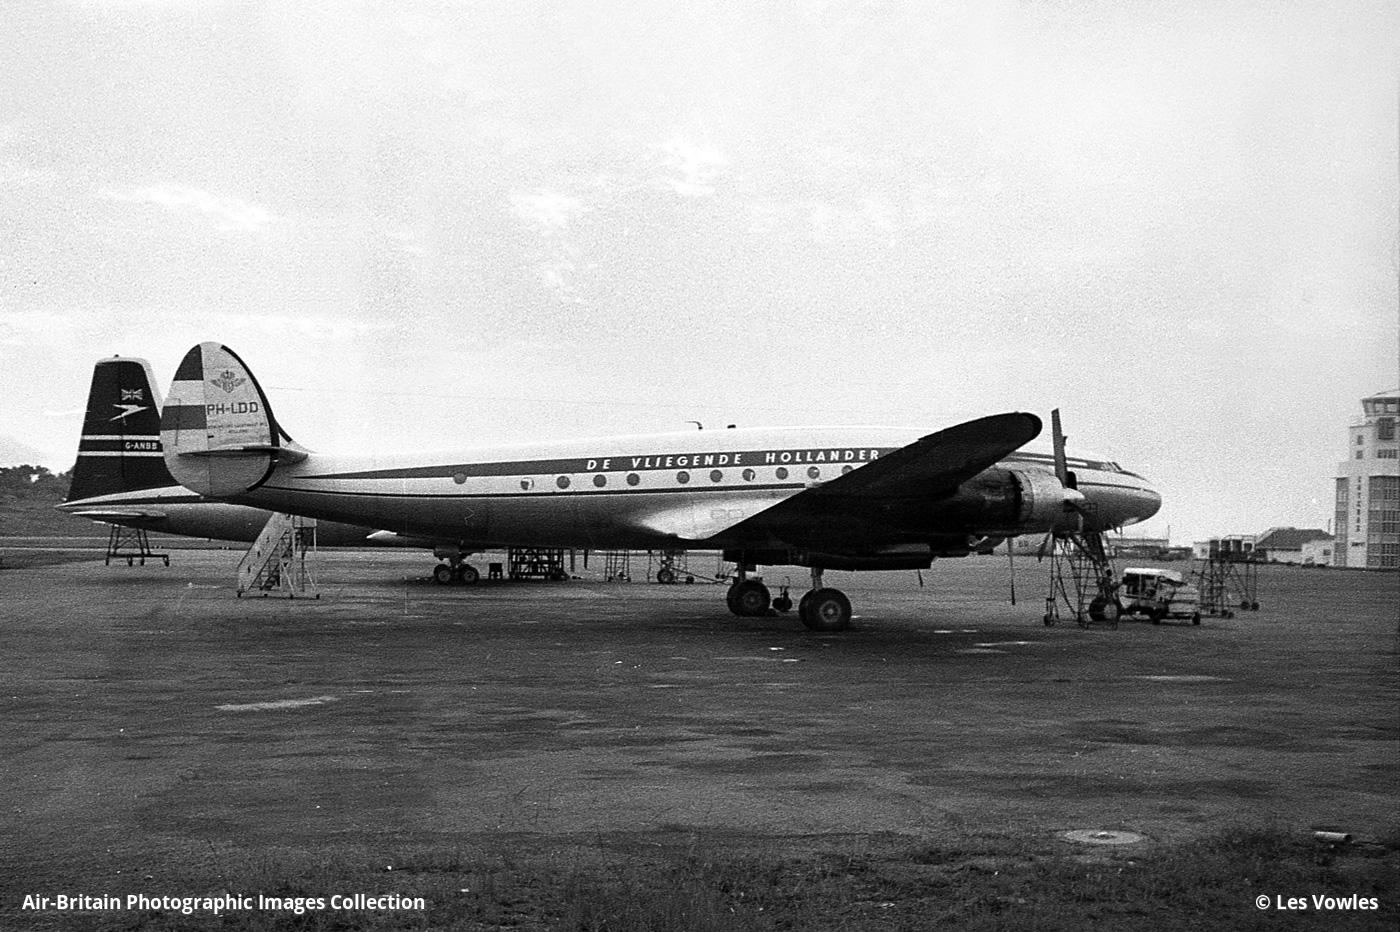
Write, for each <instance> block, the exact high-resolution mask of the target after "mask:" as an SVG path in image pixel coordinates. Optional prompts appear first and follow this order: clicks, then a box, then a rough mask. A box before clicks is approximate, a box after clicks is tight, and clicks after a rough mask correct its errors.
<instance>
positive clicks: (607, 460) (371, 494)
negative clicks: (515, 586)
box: [161, 342, 1161, 631]
mask: <svg viewBox="0 0 1400 932" xmlns="http://www.w3.org/2000/svg"><path fill="white" fill-rule="evenodd" d="M1040 428H1041V422H1040V418H1038V417H1036V416H1035V415H1034V414H1026V413H1020V412H1015V413H1008V414H996V415H992V416H990V417H984V418H979V419H977V420H973V421H968V422H966V423H963V424H957V425H955V426H952V427H948V428H946V429H944V430H940V431H937V432H936V433H931V434H926V435H924V436H919V434H918V433H917V432H914V431H908V430H899V429H893V428H878V427H844V428H835V427H827V428H787V429H733V430H725V431H715V432H708V431H706V432H694V431H692V432H685V433H672V434H653V435H642V436H630V437H613V438H607V439H596V440H567V441H556V442H547V443H530V444H517V445H509V446H496V447H467V448H464V449H460V450H456V451H451V452H441V453H431V454H396V455H390V456H339V455H335V456H333V455H327V454H320V453H313V452H311V451H309V450H307V449H306V448H305V447H302V446H301V445H299V444H297V443H296V442H294V441H293V440H292V439H291V438H290V437H289V436H288V434H287V433H286V431H285V430H283V428H282V426H281V425H280V424H279V423H278V422H277V419H276V417H275V416H274V415H273V412H272V408H271V406H270V405H269V404H268V399H267V397H266V395H265V394H264V393H263V390H262V388H261V387H260V386H259V385H258V382H257V380H256V379H255V378H254V377H253V374H252V372H250V371H249V369H248V367H247V366H246V365H244V363H243V361H242V360H241V359H240V358H239V357H238V356H237V355H236V354H235V353H234V352H233V351H232V350H230V349H228V348H227V347H225V346H223V345H221V344H219V343H212V342H210V343H201V344H200V345H198V346H196V347H194V348H193V349H191V350H190V351H189V353H187V354H186V355H185V358H184V359H183V360H182V361H181V363H180V366H179V369H178V370H177V371H176V373H175V381H174V383H173V384H172V385H171V388H170V393H169V398H168V400H167V402H166V405H165V409H164V412H163V413H162V417H161V440H162V442H163V444H164V454H165V462H166V465H167V466H168V467H169V469H170V472H171V474H172V475H173V476H174V477H175V478H176V480H178V481H179V482H180V483H181V484H183V485H184V486H185V487H186V488H188V489H190V490H192V491H194V492H196V493H198V494H199V495H203V496H208V497H210V498H215V499H219V500H223V501H228V502H233V503H236V504H240V505H247V506H252V507H256V508H265V509H270V510H276V511H285V512H290V513H293V514H300V515H307V516H310V517H315V518H321V519H325V520H330V521H340V522H346V523H349V524H356V525H361V526H366V527H375V528H382V529H385V530H387V531H391V532H394V533H396V534H400V535H403V536H405V537H407V538H415V539H428V540H459V541H464V542H465V543H464V547H466V548H467V549H472V550H485V549H488V548H497V547H505V546H534V547H556V548H579V549H587V548H595V549H704V550H722V551H723V552H724V555H725V559H727V560H731V561H733V562H735V563H736V564H737V565H738V573H737V579H736V581H735V583H734V584H733V585H732V586H731V587H730V589H729V592H728V605H729V609H730V610H731V611H732V612H733V613H734V614H736V615H741V616H750V615H761V614H766V613H767V611H768V609H769V606H770V605H774V607H778V608H782V605H780V604H776V603H775V600H773V599H772V597H771V594H770V592H769V590H768V588H767V587H766V586H765V585H764V584H763V583H762V581H761V580H759V579H752V578H749V577H748V572H749V571H751V570H752V569H754V568H756V567H757V566H759V565H787V566H804V567H808V568H810V570H811V578H812V588H811V590H810V591H809V592H807V593H806V595H804V596H803V597H802V599H801V602H800V605H799V610H798V611H799V616H800V617H801V619H802V621H803V623H804V624H805V625H807V627H809V628H811V629H813V630H819V631H836V630H842V629H844V628H846V627H847V626H848V625H849V624H850V619H851V603H850V601H849V600H848V599H847V598H846V596H845V595H844V594H843V593H842V592H841V591H840V590H838V589H834V588H828V587H826V586H824V585H823V582H822V573H823V571H824V570H826V569H838V570H862V569H866V570H877V569H915V568H925V567H928V566H930V565H931V563H932V561H933V559H934V558H935V557H945V556H966V555H967V554H968V553H971V552H973V551H977V550H983V549H988V548H989V547H991V546H993V545H995V543H997V542H999V541H1001V540H1003V539H1005V538H1007V537H1011V536H1014V535H1017V534H1027V533H1046V532H1051V531H1056V530H1090V531H1099V530H1106V529H1109V528H1115V527H1121V526H1123V525H1125V524H1131V523H1133V522H1136V521H1140V520H1143V519H1145V518H1148V517H1151V516H1152V515H1153V514H1155V513H1156V512H1157V509H1158V508H1159V507H1160V506H1161V497H1160V496H1159V495H1158V494H1157V492H1156V491H1155V490H1154V489H1153V488H1152V486H1151V484H1150V483H1148V482H1147V480H1145V479H1143V478H1142V477H1141V476H1138V475H1136V474H1135V473H1131V472H1128V471H1127V470H1125V469H1122V468H1121V467H1119V466H1118V465H1117V464H1116V463H1112V462H1107V461H1100V460H1087V459H1083V458H1072V457H1069V456H1067V455H1066V454H1064V452H1063V449H1062V445H1061V444H1059V443H1057V444H1056V451H1055V453H1054V454H1043V453H1032V452H1024V451H1021V448H1022V447H1023V446H1024V445H1025V444H1026V443H1027V442H1028V441H1030V440H1031V439H1033V438H1034V437H1036V436H1037V435H1038V434H1039V433H1040Z"/></svg>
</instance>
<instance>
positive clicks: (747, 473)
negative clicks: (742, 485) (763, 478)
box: [743, 469, 758, 482]
mask: <svg viewBox="0 0 1400 932" xmlns="http://www.w3.org/2000/svg"><path fill="white" fill-rule="evenodd" d="M743 475H744V481H745V482H752V481H753V480H754V476H757V475H758V473H756V472H754V471H753V470H752V469H745V470H744V473H743Z"/></svg>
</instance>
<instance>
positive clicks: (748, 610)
mask: <svg viewBox="0 0 1400 932" xmlns="http://www.w3.org/2000/svg"><path fill="white" fill-rule="evenodd" d="M769 601H770V598H769V595H768V587H767V586H765V585H764V584H763V583H761V582H759V581H758V580H756V579H746V580H744V581H743V582H737V583H735V584H734V585H732V586H730V587H729V592H728V594H727V595H726V596H725V602H726V603H727V604H728V605H729V610H730V611H731V612H733V613H734V614H736V615H738V616H739V617H740V618H756V617H758V616H759V615H766V614H768V603H769Z"/></svg>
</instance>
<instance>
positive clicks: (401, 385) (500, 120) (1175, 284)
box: [0, 0, 1400, 541]
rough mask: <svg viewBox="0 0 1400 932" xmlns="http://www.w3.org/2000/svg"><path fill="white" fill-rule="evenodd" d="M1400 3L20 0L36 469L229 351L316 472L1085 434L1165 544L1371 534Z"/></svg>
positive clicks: (25, 392)
mask: <svg viewBox="0 0 1400 932" xmlns="http://www.w3.org/2000/svg"><path fill="white" fill-rule="evenodd" d="M1397 7H1398V5H1397V4H1396V3H1381V2H1372V3H1366V2H1355V3H1347V2H1335V0H1328V2H1316V3H1310V2H1299V3H1286V2H1283V3H1280V2H1259V3H1228V2H1190V0H1187V2H1172V3H1160V2H1131V0H1129V2H1082V3H1081V2H1073V0H1063V2H1038V3H1029V2H1027V3H994V2H972V3H965V4H954V3H948V4H944V3H935V2H926V0H918V2H915V0H911V2H888V3H887V2H877V0H868V2H849V3H843V2H834V0H833V2H793V0H784V2H771V3H770V2H757V0H742V2H732V3H731V2H704V0H697V2H687V3H676V4H670V3H662V2H657V0H641V2H622V0H617V2H614V0H591V2H578V3H543V2H541V3H531V2H528V0H523V2H488V3H449V2H439V3H412V2H395V3H388V2H385V3H316V4H311V3H302V2H295V3H294V2H287V3H218V2H212V0H190V2H138V0H122V2H116V0H109V2H102V0H88V2H76V0H75V2H67V3H64V2H54V0H33V2H24V0H21V2H9V3H6V4H5V5H4V7H3V9H2V10H0V23H3V26H4V29H3V33H0V35H3V38H0V47H3V54H2V55H0V398H3V399H4V401H3V411H4V416H3V419H0V435H3V439H0V458H5V457H8V458H9V459H11V460H14V461H19V460H24V459H28V458H37V457H42V459H43V462H44V463H45V464H46V465H49V466H50V467H52V468H55V469H66V468H68V467H69V466H71V464H72V461H73V458H74V456H75V455H76V449H77V438H78V432H79V427H80V423H81V409H82V407H83V401H84V397H85V394H86V391H87V385H88V381H89V379H90V377H91V365H92V363H93V362H94V361H95V360H96V359H97V358H99V357H101V356H106V355H112V354H122V355H132V356H144V357H146V358H148V359H150V360H151V361H152V363H153V365H154V366H155V369H156V372H157V376H158V378H159V379H160V381H161V383H162V385H161V388H162V391H164V390H165V389H167V388H168V385H169V380H170V378H171V376H172V375H173V373H174V368H175V365H176V364H177V363H178V361H179V359H180V357H181V356H182V355H183V354H184V352H185V351H186V350H187V349H188V348H189V347H190V346H191V345H193V344H194V343H197V342H199V341H201V340H218V341H221V342H223V343H226V344H227V345H229V346H230V347H232V348H233V349H234V350H235V351H236V352H238V353H239V354H240V355H241V356H243V358H244V359H245V360H246V361H247V362H248V363H249V364H250V366H251V367H252V369H253V371H254V372H255V373H256V374H257V375H258V377H259V379H260V380H261V381H262V383H263V385H264V387H265V388H266V389H267V391H268V394H269V396H270V398H271V401H272V404H273V407H274V409H275V410H276V412H277V414H278V416H279V419H280V420H281V421H282V422H283V424H284V426H285V427H286V428H287V430H288V431H289V432H290V433H291V434H292V435H293V436H294V437H296V438H297V439H298V440H299V441H301V442H302V443H304V444H306V445H308V446H311V447H312V448H322V449H342V450H350V449H357V448H365V449H370V448H372V449H391V448H397V447H407V448H416V447H421V448H442V447H444V446H453V445H468V444H475V443H490V442H493V441H499V440H517V439H525V438H547V437H552V436H559V437H580V436H589V435H600V434H614V433H633V432H645V431H653V430H669V429H684V428H685V427H686V426H687V425H686V421H687V420H691V419H694V420H699V421H702V422H704V424H705V425H706V427H707V428H711V429H713V428H715V427H720V426H722V425H723V424H725V423H738V424H742V425H746V426H749V425H763V424H789V425H800V424H843V423H846V424H888V425H897V426H909V427H915V428H919V429H927V430H935V429H938V428H941V427H944V426H947V425H948V424H950V423H953V422H955V421H958V420H962V419H965V418H970V417H975V416H979V415H982V414H988V413H993V412H998V411H1004V410H1031V411H1035V412H1037V413H1040V414H1042V415H1043V416H1045V417H1046V420H1047V422H1048V413H1049V411H1050V409H1051V408H1052V407H1055V406H1059V407H1061V408H1062V409H1063V412H1064V418H1065V424H1066V432H1067V433H1068V434H1069V435H1070V446H1071V448H1072V449H1074V448H1080V449H1087V450H1090V451H1094V452H1098V453H1104V454H1108V455H1110V456H1111V457H1112V458H1113V459H1116V460H1118V461H1119V462H1121V463H1123V465H1125V466H1126V467H1128V468H1130V469H1134V470H1136V471H1139V472H1142V473H1144V474H1145V475H1147V476H1148V477H1149V478H1152V479H1154V480H1155V481H1156V482H1157V483H1158V485H1159V487H1160V488H1161V490H1162V492H1163V494H1164V496H1165V498H1166V504H1165V506H1164V508H1163V510H1162V512H1161V514H1160V516H1159V517H1158V518H1156V519H1154V520H1153V521H1152V522H1150V523H1149V524H1148V525H1144V526H1143V529H1142V530H1143V531H1145V532H1147V533H1157V534H1164V533H1165V532H1166V529H1167V527H1168V525H1170V526H1171V527H1172V536H1173V538H1174V539H1176V540H1178V541H1189V540H1191V539H1192V538H1200V537H1204V536H1209V535H1218V534H1222V533H1236V532H1255V531H1262V530H1263V529H1265V528H1266V527H1269V526H1271V525H1298V526H1318V527H1327V523H1328V521H1329V519H1330V518H1331V514H1332V494H1333V492H1332V490H1333V480H1332V477H1333V476H1334V474H1335V471H1336V466H1337V463H1338V462H1339V461H1340V460H1342V459H1343V458H1345V456H1346V455H1347V452H1348V451H1347V433H1346V428H1347V425H1348V424H1349V423H1351V422H1352V421H1353V420H1356V419H1357V418H1358V417H1359V415H1360V399H1361V397H1363V396H1364V395H1368V394H1372V393H1375V392H1379V391H1382V390H1387V389H1393V388H1395V387H1396V384H1397V383H1398V382H1400V357H1398V355H1397V354H1398V352H1400V351H1398V350H1397V346H1398V345H1400V344H1398V343H1397V306H1398V305H1397V296H1396V279H1397V266H1396V264H1397V225H1398V223H1400V221H1398V220H1397V218H1398V217H1400V207H1397V204H1398V203H1400V201H1398V200H1397V172H1398V171H1400V168H1398V166H1400V158H1397V125H1396V116H1397V92H1398V91H1400V54H1397V44H1398V43H1400V11H1398V9H1397ZM7 451H8V452H7Z"/></svg>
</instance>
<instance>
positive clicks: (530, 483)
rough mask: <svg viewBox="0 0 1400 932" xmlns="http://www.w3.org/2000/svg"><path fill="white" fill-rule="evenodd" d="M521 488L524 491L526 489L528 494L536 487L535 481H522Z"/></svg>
mask: <svg viewBox="0 0 1400 932" xmlns="http://www.w3.org/2000/svg"><path fill="white" fill-rule="evenodd" d="M520 487H521V488H522V489H524V490H525V491H526V492H528V491H530V490H531V489H533V488H534V487H535V480H534V479H521V480H520Z"/></svg>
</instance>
